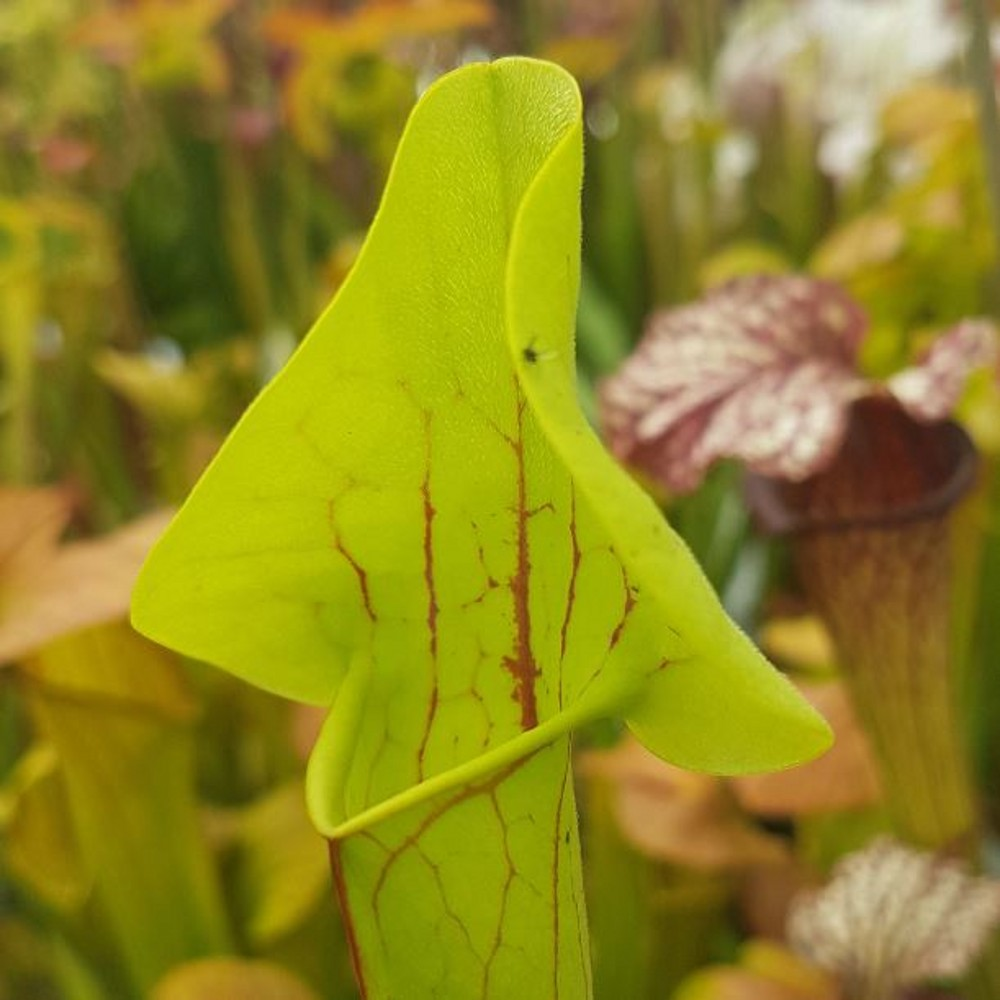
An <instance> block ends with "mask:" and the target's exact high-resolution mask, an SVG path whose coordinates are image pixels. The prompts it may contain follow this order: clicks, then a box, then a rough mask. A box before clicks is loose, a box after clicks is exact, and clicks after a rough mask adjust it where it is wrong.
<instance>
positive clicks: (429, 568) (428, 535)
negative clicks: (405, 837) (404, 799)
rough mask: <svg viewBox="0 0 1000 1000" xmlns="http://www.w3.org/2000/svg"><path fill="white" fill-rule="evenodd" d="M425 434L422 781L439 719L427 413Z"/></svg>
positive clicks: (433, 511)
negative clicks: (426, 696)
mask: <svg viewBox="0 0 1000 1000" xmlns="http://www.w3.org/2000/svg"><path fill="white" fill-rule="evenodd" d="M424 434H425V440H426V445H425V449H426V454H425V458H424V479H423V482H422V483H421V484H420V495H421V498H422V501H423V515H424V584H425V586H426V588H427V631H428V633H429V636H430V639H429V641H430V665H431V696H430V700H429V701H428V703H427V719H426V721H425V722H424V734H423V737H422V738H421V740H420V748H419V750H418V751H417V774H418V775H419V778H420V780H421V781H422V780H423V778H424V755H425V754H426V752H427V741H428V740H429V739H430V736H431V728H432V727H433V725H434V719H435V717H436V716H437V710H438V702H439V690H438V664H437V654H438V634H437V618H438V599H437V586H436V584H435V581H434V519H435V518H436V517H437V508H436V507H435V506H434V502H433V500H432V499H431V416H430V413H429V412H427V411H425V412H424Z"/></svg>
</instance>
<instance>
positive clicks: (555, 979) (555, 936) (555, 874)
mask: <svg viewBox="0 0 1000 1000" xmlns="http://www.w3.org/2000/svg"><path fill="white" fill-rule="evenodd" d="M569 774H570V758H569V756H568V755H567V757H566V770H565V771H564V772H563V780H562V787H561V788H560V789H559V801H558V802H557V803H556V828H555V831H554V834H553V837H552V840H553V843H554V844H555V851H554V855H555V856H554V857H553V859H552V998H553V1000H559V914H560V913H561V912H562V908H561V907H560V906H559V852H560V849H561V847H562V837H560V835H559V834H560V832H561V827H562V823H561V820H562V811H563V801H564V800H565V798H566V785H567V784H569Z"/></svg>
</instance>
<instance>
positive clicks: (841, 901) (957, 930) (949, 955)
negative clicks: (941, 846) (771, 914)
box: [788, 838, 1000, 1000]
mask: <svg viewBox="0 0 1000 1000" xmlns="http://www.w3.org/2000/svg"><path fill="white" fill-rule="evenodd" d="M998 921H1000V882H997V881H996V880H995V879H986V878H976V877H973V876H971V875H969V874H968V873H967V872H966V871H965V866H964V865H962V864H961V863H960V862H958V861H955V860H947V859H944V858H941V857H936V856H934V855H933V854H925V853H922V852H920V851H914V850H910V849H908V848H906V847H903V846H902V845H901V844H897V843H894V842H893V841H892V840H889V839H888V838H880V839H878V840H876V841H874V842H873V843H872V844H871V845H870V846H869V847H867V848H866V849H865V850H864V851H860V852H858V853H855V854H851V855H849V856H848V857H846V858H845V859H844V860H843V861H841V862H840V863H839V864H838V865H837V866H836V868H835V869H834V872H833V878H832V879H831V881H830V883H829V884H828V885H827V886H825V887H824V888H823V889H822V890H820V891H818V892H814V893H811V894H809V895H806V896H802V897H800V898H799V899H797V900H796V901H795V903H794V904H793V906H792V910H791V914H790V916H789V926H788V934H789V939H790V941H791V944H792V947H793V948H794V949H795V950H796V951H797V952H799V954H801V955H803V956H805V957H807V958H808V959H809V960H810V961H811V962H812V963H813V964H815V965H817V966H819V967H820V968H822V969H826V970H827V971H829V972H830V973H832V974H834V975H835V976H836V978H837V980H838V981H839V982H840V983H841V986H842V988H843V992H844V1000H888V998H895V997H901V996H903V991H904V989H907V988H912V987H916V986H921V985H925V984H926V983H928V982H931V981H938V980H956V979H958V978H959V977H961V976H963V975H964V974H965V973H966V972H968V971H969V968H970V967H971V966H972V963H973V962H974V961H975V959H976V958H977V957H978V955H979V953H980V952H981V951H982V949H983V947H984V945H985V944H986V940H987V936H988V935H989V933H990V931H991V930H992V929H993V928H994V926H995V925H996V924H997V922H998Z"/></svg>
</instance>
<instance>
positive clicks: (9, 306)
mask: <svg viewBox="0 0 1000 1000" xmlns="http://www.w3.org/2000/svg"><path fill="white" fill-rule="evenodd" d="M38 308H39V290H38V287H37V283H36V280H35V275H34V273H33V269H31V268H30V265H29V266H28V267H26V268H25V269H24V271H23V272H21V271H19V272H18V273H15V274H12V275H10V276H9V277H8V279H7V282H6V286H5V287H4V286H3V285H0V352H2V359H3V368H4V372H3V375H4V379H3V394H4V401H3V410H4V413H3V415H2V425H0V426H2V427H3V452H2V463H3V468H2V473H3V477H4V479H5V481H6V482H7V483H8V484H27V483H30V482H31V481H32V479H33V474H34V466H35V434H34V404H35V351H34V344H35V325H36V323H37V321H38Z"/></svg>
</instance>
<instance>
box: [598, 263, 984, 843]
mask: <svg viewBox="0 0 1000 1000" xmlns="http://www.w3.org/2000/svg"><path fill="white" fill-rule="evenodd" d="M865 331H866V321H865V317H864V313H863V312H862V310H861V309H860V307H858V306H857V304H856V303H855V302H853V301H852V300H851V299H850V297H849V296H847V295H846V294H845V293H844V292H842V291H841V290H840V289H838V288H837V287H836V286H834V285H831V284H827V283H825V282H820V281H814V280H810V279H806V278H802V277H776V276H772V277H758V278H745V279H740V280H737V281H734V282H732V283H730V284H728V285H726V286H723V287H722V288H719V289H717V290H715V291H714V292H712V293H710V294H709V295H708V296H706V298H705V299H704V300H703V301H702V302H699V303H696V304H693V305H690V306H687V307H684V308H680V309H677V310H672V311H667V312H664V313H660V314H658V315H656V316H654V318H653V319H652V321H651V323H650V326H649V329H648V331H647V333H646V337H645V339H644V341H643V342H642V344H641V345H640V346H639V348H638V350H637V351H636V353H635V354H634V355H633V356H632V357H631V358H630V359H629V360H628V361H627V362H626V364H625V365H624V366H623V367H622V369H621V370H620V372H619V373H618V374H617V375H616V376H614V377H613V378H611V379H609V380H608V382H607V383H606V385H605V387H604V395H603V401H604V419H605V426H606V427H607V430H608V433H609V437H610V441H611V445H612V448H613V449H614V450H615V451H616V453H617V454H618V455H619V456H620V457H621V458H622V459H623V460H625V461H627V462H629V463H631V464H633V465H635V466H637V467H638V468H640V469H642V470H643V471H645V472H646V473H647V474H648V475H651V476H652V477H654V478H655V479H657V480H658V481H660V482H662V483H663V484H664V485H665V486H667V487H668V488H671V489H674V490H691V489H693V488H694V487H696V486H697V485H698V483H699V482H700V480H701V477H702V476H703V475H704V473H705V470H706V469H707V467H708V466H709V465H710V464H711V463H712V462H713V461H715V460H717V459H720V458H723V457H730V458H737V459H740V460H742V461H743V462H744V463H745V464H746V466H747V467H748V469H749V470H750V471H751V472H752V473H753V476H752V478H751V480H750V491H749V498H750V502H751V506H752V507H753V508H754V509H755V511H756V512H757V514H758V516H759V518H760V519H761V521H762V522H763V524H764V526H765V527H767V528H768V529H769V530H771V531H775V532H781V533H785V534H789V535H791V536H792V538H793V548H794V551H795V555H796V558H797V562H798V565H799V570H800V577H801V581H802V584H803V586H804V587H805V589H806V592H807V594H808V596H809V598H810V599H811V601H812V602H813V604H814V606H815V608H816V610H817V611H818V612H819V613H820V614H821V615H822V616H823V618H824V620H825V621H826V623H827V625H828V627H829V628H830V631H831V633H832V635H833V638H834V641H835V643H836V645H837V648H838V653H839V664H840V666H841V668H842V670H843V673H844V677H845V680H846V681H847V683H848V685H849V687H850V689H851V691H852V693H853V696H854V700H855V704H856V707H857V711H858V714H859V716H860V718H861V719H862V721H863V723H864V725H865V727H866V728H867V730H868V732H869V733H870V735H871V737H872V739H873V741H874V744H875V747H876V750H877V752H878V754H879V758H880V761H881V766H882V771H883V774H882V777H883V788H884V791H885V794H886V797H887V803H888V806H889V809H890V813H891V815H892V818H893V821H894V825H895V827H896V829H897V831H898V832H899V833H900V834H901V835H903V836H905V837H907V838H908V839H911V840H913V841H914V842H916V843H918V844H923V845H926V846H934V847H937V846H941V845H944V844H951V843H959V844H963V845H964V846H965V847H966V849H968V848H970V847H971V845H972V843H973V840H972V838H973V837H974V835H975V827H976V805H975V793H974V788H973V780H972V773H971V768H970V764H969V759H968V748H967V747H965V746H964V745H963V735H962V734H963V727H962V722H961V704H960V695H961V691H962V671H961V666H962V663H963V657H964V649H963V648H962V644H961V638H962V633H964V631H965V630H966V628H967V626H968V615H969V614H970V609H969V608H968V607H967V606H963V604H962V598H963V596H964V594H963V589H962V588H963V587H965V586H967V585H968V580H967V577H966V574H967V573H968V572H969V567H967V566H965V565H963V563H962V558H961V557H962V553H963V552H965V551H966V549H964V548H963V547H962V546H957V545H956V541H955V537H954V536H955V532H956V530H957V525H959V524H960V523H962V522H960V521H956V520H955V519H954V518H953V517H951V516H950V515H951V512H952V510H953V508H955V507H956V505H957V504H958V502H959V501H960V500H961V499H962V497H963V496H964V495H965V494H966V493H967V492H968V491H969V490H970V489H971V488H972V486H973V485H974V482H975V473H976V462H975V449H974V447H973V445H972V443H971V442H970V441H969V439H968V437H967V436H966V435H965V434H964V432H963V431H961V429H960V428H959V427H958V426H957V425H956V424H954V423H951V422H950V421H948V420H947V416H948V414H949V413H950V411H951V410H952V409H953V407H954V406H955V404H956V402H957V400H958V397H959V395H960V394H961V391H962V389H963V387H964V384H965V381H966V378H967V376H968V375H969V374H970V373H971V372H972V371H973V370H975V369H977V368H979V367H983V366H991V365H995V364H996V362H997V342H996V335H995V332H994V330H993V328H992V326H991V325H990V324H988V323H986V322H982V321H969V322H966V323H963V324H960V325H959V326H957V327H955V328H954V329H952V330H950V331H948V332H946V333H945V334H943V335H942V336H941V337H940V338H939V339H937V340H936V341H935V342H934V344H933V345H932V346H931V348H930V350H929V351H928V352H927V354H926V357H925V358H924V359H923V361H922V362H921V363H920V364H918V365H916V366H914V367H912V368H909V369H906V370H904V371H901V372H899V373H897V374H896V375H894V376H892V377H891V378H889V379H888V380H886V381H885V382H876V381H872V380H869V379H866V378H865V377H863V376H862V375H861V373H860V371H859V370H858V362H857V358H858V352H859V349H860V346H861V342H862V340H863V338H864V335H865ZM964 541H965V542H966V544H967V540H964ZM966 603H967V602H966Z"/></svg>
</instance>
